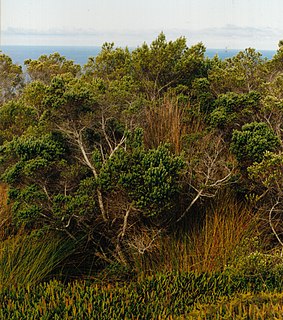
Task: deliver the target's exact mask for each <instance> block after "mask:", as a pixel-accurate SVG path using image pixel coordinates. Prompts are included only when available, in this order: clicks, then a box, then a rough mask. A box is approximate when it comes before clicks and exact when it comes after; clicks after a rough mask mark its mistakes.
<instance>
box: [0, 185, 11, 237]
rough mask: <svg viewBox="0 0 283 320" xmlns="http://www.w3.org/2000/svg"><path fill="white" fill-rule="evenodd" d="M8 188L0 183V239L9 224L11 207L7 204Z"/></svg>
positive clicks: (5, 234)
mask: <svg viewBox="0 0 283 320" xmlns="http://www.w3.org/2000/svg"><path fill="white" fill-rule="evenodd" d="M7 199H8V190H7V186H6V185H5V184H2V183H0V240H1V239H4V238H5V237H6V236H7V234H8V231H9V230H10V226H11V220H12V216H11V209H10V206H9V205H8V204H7Z"/></svg>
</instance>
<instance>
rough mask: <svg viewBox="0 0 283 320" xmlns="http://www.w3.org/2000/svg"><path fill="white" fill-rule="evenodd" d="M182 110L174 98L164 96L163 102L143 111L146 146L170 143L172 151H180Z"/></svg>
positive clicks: (151, 146)
mask: <svg viewBox="0 0 283 320" xmlns="http://www.w3.org/2000/svg"><path fill="white" fill-rule="evenodd" d="M183 117H184V110H183V109H182V108H181V107H179V106H178V103H177V101H176V99H168V98H165V99H164V101H163V103H162V104H161V105H158V106H154V107H151V108H150V109H148V110H147V111H146V113H145V128H144V142H145V145H146V146H147V147H148V148H156V147H157V146H159V144H160V143H165V142H166V143H170V145H171V148H172V151H174V152H175V153H180V151H181V148H182V137H183V135H184V133H185V129H186V126H185V123H184V119H183Z"/></svg>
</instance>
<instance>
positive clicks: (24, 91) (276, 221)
mask: <svg viewBox="0 0 283 320" xmlns="http://www.w3.org/2000/svg"><path fill="white" fill-rule="evenodd" d="M281 44H282V43H281ZM25 66H26V69H25V70H23V69H22V68H21V67H20V66H17V65H16V64H14V63H13V61H12V60H11V59H10V58H9V57H8V56H6V55H5V54H3V53H1V55H0V71H1V72H0V73H1V76H0V86H1V92H0V182H1V184H0V191H1V196H2V198H1V199H0V204H1V207H0V231H1V232H0V236H1V239H0V240H1V243H2V249H1V252H0V258H1V257H2V260H1V261H2V266H4V265H6V260H7V259H8V260H7V261H10V262H11V263H10V264H7V266H9V265H10V266H13V265H14V261H15V259H14V256H13V255H12V254H10V252H12V251H13V250H12V249H13V246H14V245H15V244H16V245H17V246H18V249H19V252H20V253H22V254H23V256H25V257H26V259H27V260H25V259H24V258H23V259H22V265H21V263H19V264H17V268H15V269H13V268H12V267H11V270H10V271H9V272H7V273H5V274H7V279H11V278H13V272H14V273H15V274H17V276H18V278H17V277H16V276H15V277H14V278H15V279H16V278H17V279H19V281H18V282H19V284H21V283H22V287H24V285H25V284H26V283H24V282H21V281H20V279H21V278H23V277H24V276H23V274H22V273H21V272H20V271H19V270H20V269H21V267H23V268H27V267H26V266H27V265H28V264H29V262H28V259H30V260H35V261H32V262H33V263H31V262H30V269H31V270H35V271H34V274H35V276H34V279H35V280H32V281H31V283H33V284H34V283H39V282H41V281H42V280H43V279H44V278H46V276H47V273H52V272H54V273H57V274H58V272H59V271H58V270H61V272H62V274H64V275H66V274H67V277H71V276H73V275H74V276H86V275H89V276H90V275H93V274H95V275H96V276H97V275H100V276H101V275H103V274H104V272H105V274H106V277H107V274H108V273H107V270H108V269H109V268H110V269H111V268H112V267H113V266H116V265H118V266H119V267H121V266H122V267H123V268H126V270H128V271H129V274H132V273H134V274H136V273H137V272H141V273H145V274H148V273H149V274H152V273H154V272H167V271H173V273H174V272H176V271H178V272H180V271H189V272H191V271H198V272H204V273H202V274H198V275H196V274H193V273H188V274H184V275H183V274H182V275H172V274H169V275H166V276H158V277H157V278H152V279H147V280H144V281H142V282H138V283H135V284H134V287H135V290H134V287H132V286H130V287H128V288H127V287H126V286H122V287H115V288H112V287H111V288H104V287H103V286H102V287H100V286H96V287H95V286H88V285H86V284H80V283H75V284H73V285H71V284H70V285H69V286H68V287H66V288H64V287H63V285H62V284H61V283H57V282H52V283H50V284H44V285H40V286H39V287H38V288H37V289H26V290H27V291H25V289H24V288H20V290H22V291H20V292H19V296H17V297H16V295H15V293H12V291H11V293H9V292H8V291H7V292H6V293H5V294H4V296H5V295H6V296H5V297H6V298H5V299H6V300H5V299H4V300H5V301H6V302H7V303H6V302H5V301H4V300H3V301H2V302H1V303H2V305H3V308H2V309H1V312H2V314H1V317H6V318H11V319H13V317H14V318H17V317H18V318H22V319H24V318H25V317H26V316H25V315H24V314H23V312H26V311H27V310H32V311H30V312H31V314H32V315H34V318H36V317H39V316H40V315H41V314H42V313H43V312H44V313H45V314H46V318H48V317H49V318H50V317H51V318H55V317H59V318H64V317H65V318H68V317H69V318H70V317H71V318H72V317H76V315H75V314H76V313H81V314H82V315H85V317H88V316H90V315H91V316H92V317H93V318H95V317H97V318H101V317H99V316H98V315H99V314H100V313H102V312H104V310H106V309H107V310H108V311H107V312H108V314H109V318H111V317H112V318H117V317H118V318H119V316H121V317H122V316H123V317H124V318H126V317H128V318H129V319H131V318H138V317H141V318H143V319H146V318H152V317H153V318H155V317H157V314H158V316H159V317H161V318H165V317H170V316H171V317H176V316H180V317H182V316H184V315H185V316H189V313H190V312H196V313H195V314H196V315H197V316H201V315H202V314H201V313H200V312H202V311H203V304H206V303H212V304H214V305H215V307H216V308H218V307H219V308H222V309H221V310H222V311H219V312H220V313H219V314H221V315H222V314H223V312H226V311H227V310H228V309H229V308H230V309H229V310H230V311H227V314H225V315H227V317H229V315H230V316H231V314H233V312H234V311H235V310H236V309H237V308H238V307H235V308H236V309H233V308H234V306H232V305H231V304H230V305H229V303H230V302H229V301H228V302H227V301H223V303H222V302H221V303H220V302H219V301H218V302H219V303H218V302H217V301H216V299H218V298H220V297H222V296H223V295H227V296H228V297H230V295H231V294H232V293H233V294H234V293H246V292H248V291H251V292H253V293H259V292H260V291H263V290H265V289H268V290H270V291H273V290H276V289H277V290H281V289H282V283H281V282H282V281H281V278H280V276H281V273H282V272H281V271H282V270H281V269H280V268H281V264H280V263H281V262H280V261H281V260H280V259H281V258H280V255H279V256H278V254H277V251H278V250H282V247H283V241H282V240H281V234H282V230H283V225H282V210H283V204H282V195H283V194H282V181H283V178H282V164H283V160H282V145H283V143H282V130H283V128H282V123H283V50H282V45H280V46H279V48H278V51H277V53H276V54H275V55H274V57H273V58H272V59H271V60H266V59H263V58H262V56H261V54H260V53H259V52H257V51H256V50H254V49H252V48H248V49H246V50H244V51H242V52H239V53H238V54H237V55H236V56H234V57H232V58H229V59H225V60H220V59H219V58H218V57H217V56H216V57H214V58H212V59H208V58H206V57H205V47H204V45H203V44H202V43H199V44H196V45H193V46H191V47H188V46H187V43H186V39H185V38H184V37H180V38H178V39H176V40H175V41H167V40H166V37H165V35H164V34H163V33H161V34H160V35H159V36H158V37H157V39H156V40H154V41H153V42H152V43H151V44H146V43H144V44H142V45H141V46H140V47H138V48H136V49H134V50H132V51H131V50H129V49H128V48H116V47H115V46H114V44H113V43H105V44H104V45H103V47H102V49H101V52H100V54H99V55H98V56H97V57H96V58H93V57H90V58H89V60H88V62H87V64H86V65H85V66H83V67H81V66H79V65H76V64H75V63H74V62H73V61H69V60H67V59H66V58H65V57H62V56H61V55H60V54H59V53H54V54H51V55H49V56H47V55H44V56H41V57H39V58H38V59H37V60H31V59H29V60H27V61H26V62H25ZM7 197H8V199H6V198H7ZM6 200H7V201H6ZM2 229H3V230H2ZM31 234H32V235H33V234H41V235H43V238H42V239H45V240H46V238H45V237H46V235H47V236H50V237H52V239H53V238H54V239H55V240H56V239H66V240H64V241H66V244H70V246H69V247H68V246H67V245H66V248H65V247H64V248H65V249H64V248H63V247H62V248H63V249H62V248H61V247H60V246H58V243H56V241H55V240H54V241H55V242H54V243H53V242H52V241H50V247H49V246H48V245H46V250H47V251H46V252H45V251H44V250H43V251H42V261H43V262H44V261H45V260H44V259H48V257H49V256H50V251H48V248H49V249H50V248H54V255H51V256H53V257H58V252H59V253H60V252H61V251H62V250H63V251H65V253H66V254H62V257H64V259H62V260H60V259H59V260H58V259H57V258H56V259H57V260H56V259H55V260H56V263H55V264H54V265H53V264H52V263H51V264H50V265H49V266H50V267H48V268H47V269H48V271H46V272H45V273H44V274H43V273H42V274H41V273H40V272H38V275H36V268H37V267H36V266H39V265H41V262H42V261H41V262H40V259H39V258H38V263H37V258H35V256H36V253H38V252H39V251H38V250H39V247H38V246H36V243H35V242H33V241H32V242H31V246H26V247H27V248H29V249H28V251H29V252H28V253H27V252H26V251H25V250H24V248H23V247H22V246H20V244H19V243H18V242H17V239H23V242H24V243H25V241H28V240H26V239H29V237H30V235H31ZM44 235H45V236H44ZM21 237H22V238H21ZM25 237H27V238H25ZM62 237H63V238H62ZM255 239H256V240H255ZM47 242H48V241H47ZM255 242H256V245H254V243H255ZM40 243H41V242H40V241H39V244H40ZM53 244H54V246H53ZM0 248H1V247H0ZM11 248H12V249H11ZM68 248H69V249H68ZM52 250H53V249H52ZM57 250H58V251H57ZM14 251H15V252H18V251H17V250H14ZM266 252H268V255H266ZM6 253H9V254H8V255H5V254H6ZM5 259H6V260H5ZM9 259H10V260H9ZM51 260H52V259H51ZM55 260H54V261H55ZM278 261H279V263H277V262H278ZM51 262H52V261H51ZM57 262H58V263H57ZM58 264H59V267H58ZM52 266H53V267H52ZM274 266H275V267H274ZM278 266H279V267H278ZM277 267H278V268H277ZM241 268H242V269H241ZM260 268H261V272H260V277H261V278H260V277H259V275H258V274H257V273H256V272H254V271H255V270H259V269H260ZM27 269H28V268H27ZM47 269H46V270H47ZM267 269H270V270H269V272H267ZM13 270H14V271H13ZM223 270H225V272H224V273H221V272H222V271H223ZM243 270H244V272H242V271H243ZM280 270H281V271H280ZM55 271H56V272H55ZM207 271H209V272H216V271H217V272H218V273H217V274H216V273H213V274H212V275H211V274H210V275H208V274H207V273H206V272H207ZM248 271H251V272H252V274H250V275H247V274H246V273H245V272H248ZM117 273H118V274H119V273H120V272H119V271H118V272H117ZM122 274H123V272H121V275H122ZM279 274H280V276H279ZM2 275H4V273H3V274H2ZM61 276H62V275H61ZM115 276H117V274H116V275H115ZM110 277H111V276H110ZM112 277H113V274H112ZM125 278H126V279H127V275H126V276H125ZM3 279H4V276H3ZM262 279H264V281H262ZM107 280H108V279H107ZM110 280H111V279H110ZM7 282H9V281H7ZM76 286H77V287H78V288H77V287H76ZM82 288H83V290H82ZM3 290H4V291H5V286H4V285H3ZM42 290H43V291H44V290H46V292H45V293H42ZM4 291H3V293H4ZM55 291H56V293H55ZM184 292H187V294H186V295H184ZM208 292H210V293H211V292H212V293H213V295H212V296H211V297H210V298H211V300H209V299H210V298H209V296H208ZM9 294H11V295H12V296H11V297H10V296H9ZM81 294H82V295H85V298H84V297H83V296H80V295H81ZM29 295H31V299H30V296H29ZM51 296H52V297H51ZM7 297H10V298H7ZM23 297H24V298H23ZM94 297H95V299H94ZM121 297H123V299H124V300H123V299H122V298H121ZM74 299H76V303H75V302H74ZM80 299H82V300H81V301H82V302H79V301H80ZM88 299H90V300H88ZM276 299H277V298H276ZM280 299H281V298H280ZM132 301H135V303H132ZM137 301H138V303H137ZM150 301H155V302H154V304H153V303H151V302H150ZM197 303H200V307H199V313H197V310H196V309H194V307H196V308H198V307H197V306H196V304H197ZM231 303H232V302H231ZM12 307H13V308H12ZM51 307H52V308H53V309H52V308H51ZM227 308H228V309H227ZM231 308H232V309H233V310H234V311H233V310H232V309H231ZM243 308H244V307H243V306H242V305H240V306H239V308H238V309H237V310H241V311H239V312H246V311H245V310H244V309H243ZM12 309H13V310H14V311H13V310H12ZM51 309H52V310H53V311H52V310H51ZM23 310H24V311H23ZM223 310H226V311H223ZM231 310H232V311H231ZM13 312H14V313H13ZM32 312H33V313H32ZM52 312H53V313H52ZM111 312H113V314H111ZM221 312H222V313H221ZM228 312H230V313H228ZM231 312H232V313H231ZM235 312H238V311H235ZM55 314H56V316H55ZM4 315H5V316H4ZM208 315H209V314H208ZM233 315H234V314H233ZM235 315H237V313H235ZM82 317H83V316H82Z"/></svg>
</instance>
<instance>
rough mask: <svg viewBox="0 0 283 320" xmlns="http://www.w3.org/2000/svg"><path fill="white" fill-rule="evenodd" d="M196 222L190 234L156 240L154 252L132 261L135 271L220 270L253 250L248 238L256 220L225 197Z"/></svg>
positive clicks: (255, 228)
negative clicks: (134, 262)
mask: <svg viewBox="0 0 283 320" xmlns="http://www.w3.org/2000/svg"><path fill="white" fill-rule="evenodd" d="M197 220H198V219H196V222H195V227H194V226H193V227H194V228H193V231H191V232H189V233H187V234H185V235H182V236H181V237H180V236H179V235H178V234H177V232H176V234H175V236H172V235H170V236H162V237H160V238H159V239H158V243H157V242H155V246H156V248H157V249H156V250H155V252H154V253H150V254H147V255H143V256H140V257H139V259H136V262H137V266H138V268H137V269H139V270H143V271H144V272H145V273H151V272H167V271H180V272H189V271H196V272H212V271H221V270H223V269H224V268H225V267H226V266H227V264H228V263H229V262H231V261H234V260H235V259H238V258H239V254H245V253H248V252H251V251H252V250H254V248H253V247H252V242H251V241H249V239H254V238H255V237H256V236H257V235H258V234H259V231H258V230H259V224H260V220H259V219H257V217H256V216H255V215H254V213H253V212H252V211H251V210H250V209H249V208H248V207H247V206H245V205H244V204H240V203H238V202H237V201H236V200H233V199H232V198H231V197H229V196H228V195H227V197H226V198H225V196H223V195H222V199H221V197H219V199H218V201H217V206H216V207H210V208H208V209H207V211H206V218H205V220H204V221H203V224H202V226H199V225H198V224H199V222H197ZM182 234H183V232H182ZM239 248H240V249H239ZM243 251H245V253H243Z"/></svg>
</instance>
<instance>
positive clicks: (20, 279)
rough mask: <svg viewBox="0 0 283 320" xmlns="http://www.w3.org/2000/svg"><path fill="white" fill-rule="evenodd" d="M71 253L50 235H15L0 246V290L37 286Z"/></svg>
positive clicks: (68, 247)
mask: <svg viewBox="0 0 283 320" xmlns="http://www.w3.org/2000/svg"><path fill="white" fill-rule="evenodd" d="M71 252H72V247H71V245H70V242H68V241H67V240H64V239H62V238H61V237H59V236H54V234H52V233H47V234H45V235H43V236H35V235H24V234H17V235H15V236H13V237H11V238H8V239H6V240H5V241H2V242H0V289H2V288H7V287H23V286H30V285H34V284H37V283H39V282H40V281H42V280H43V279H45V278H46V277H47V276H49V275H50V274H51V273H52V271H53V270H54V269H55V268H56V267H58V265H59V264H60V263H61V262H62V261H63V260H64V259H65V258H66V257H67V256H68V255H69V254H71Z"/></svg>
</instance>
